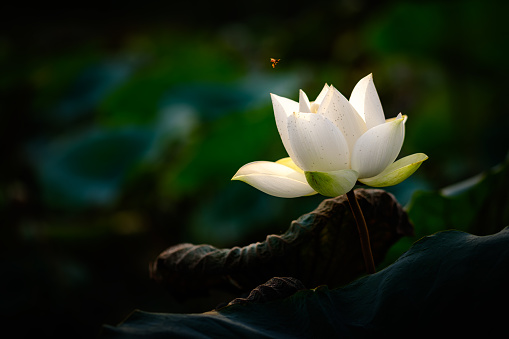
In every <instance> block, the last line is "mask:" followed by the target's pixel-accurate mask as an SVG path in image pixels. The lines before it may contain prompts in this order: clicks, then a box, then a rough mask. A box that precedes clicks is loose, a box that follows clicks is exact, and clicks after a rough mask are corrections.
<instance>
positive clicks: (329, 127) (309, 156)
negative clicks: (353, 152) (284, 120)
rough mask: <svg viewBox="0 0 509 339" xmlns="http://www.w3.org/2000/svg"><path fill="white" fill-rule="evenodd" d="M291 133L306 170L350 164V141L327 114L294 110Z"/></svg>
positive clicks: (299, 163) (297, 160)
mask: <svg viewBox="0 0 509 339" xmlns="http://www.w3.org/2000/svg"><path fill="white" fill-rule="evenodd" d="M288 134H289V139H290V144H291V147H292V150H293V153H294V154H293V155H290V157H291V158H292V159H293V161H294V162H295V163H296V164H297V166H299V167H300V168H301V169H303V170H304V171H321V172H326V171H334V170H338V169H347V168H349V166H350V152H349V150H348V143H347V141H346V139H345V137H344V136H343V134H342V133H341V131H340V130H339V129H338V128H337V127H336V126H335V125H334V124H333V123H332V122H331V121H330V120H328V119H327V118H326V117H324V116H323V115H320V114H315V113H294V114H293V115H292V116H290V117H288Z"/></svg>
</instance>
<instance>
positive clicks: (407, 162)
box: [359, 153, 428, 187]
mask: <svg viewBox="0 0 509 339" xmlns="http://www.w3.org/2000/svg"><path fill="white" fill-rule="evenodd" d="M427 159H428V156H427V155H426V154H424V153H415V154H412V155H409V156H407V157H404V158H401V159H399V160H398V161H396V162H394V163H392V164H391V165H389V166H388V167H387V168H386V169H385V170H383V171H382V173H380V174H378V175H376V176H374V177H371V178H364V179H359V181H360V182H362V183H363V184H366V185H368V186H372V187H386V186H393V185H397V184H399V183H400V182H402V181H403V180H405V179H406V178H408V177H409V176H411V175H412V174H413V173H414V172H415V171H416V170H417V169H418V168H419V166H421V164H422V163H423V161H425V160H427Z"/></svg>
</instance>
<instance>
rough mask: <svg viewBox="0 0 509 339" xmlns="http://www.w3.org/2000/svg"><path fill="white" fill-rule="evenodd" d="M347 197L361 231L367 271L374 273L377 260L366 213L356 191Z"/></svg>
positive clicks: (349, 193)
mask: <svg viewBox="0 0 509 339" xmlns="http://www.w3.org/2000/svg"><path fill="white" fill-rule="evenodd" d="M346 197H347V198H348V203H349V204H350V209H351V210H352V213H353V216H354V219H355V222H356V223H357V230H358V231H359V237H360V240H361V249H362V255H363V256H364V264H365V265H366V271H367V272H368V273H369V274H373V273H375V271H376V270H375V262H374V260H373V253H371V245H370V243H369V232H368V226H367V225H366V220H365V219H364V215H363V214H362V210H361V207H360V206H359V202H358V201H357V198H356V197H355V192H354V191H353V189H352V190H351V191H349V192H348V193H346Z"/></svg>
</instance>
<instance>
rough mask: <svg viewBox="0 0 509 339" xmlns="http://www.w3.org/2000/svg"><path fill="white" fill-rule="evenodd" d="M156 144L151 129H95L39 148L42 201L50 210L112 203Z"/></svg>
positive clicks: (36, 156)
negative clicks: (131, 173)
mask: <svg viewBox="0 0 509 339" xmlns="http://www.w3.org/2000/svg"><path fill="white" fill-rule="evenodd" d="M153 141H154V132H153V131H152V130H150V129H141V128H134V127H129V128H121V129H109V130H108V129H98V128H91V129H90V130H87V131H85V132H83V133H80V134H78V135H75V136H73V137H71V138H61V139H59V140H57V141H55V142H52V143H48V144H42V145H39V146H38V147H37V148H36V149H35V148H34V149H32V150H31V152H30V154H31V159H32V161H33V164H34V166H35V169H36V171H37V173H38V176H39V179H40V183H41V186H42V190H43V197H44V200H45V201H46V203H48V204H49V205H50V206H53V207H64V208H67V207H69V208H81V207H90V206H104V205H107V204H111V203H112V202H114V200H115V199H116V197H117V196H118V193H119V190H120V188H121V185H122V184H123V182H124V180H125V179H126V177H127V176H128V174H129V173H130V172H131V171H132V170H134V169H135V167H136V166H137V165H139V164H140V162H142V161H143V160H144V158H145V155H146V154H147V152H148V151H149V150H150V148H151V146H152V144H153Z"/></svg>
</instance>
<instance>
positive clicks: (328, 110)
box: [317, 86, 367, 152]
mask: <svg viewBox="0 0 509 339" xmlns="http://www.w3.org/2000/svg"><path fill="white" fill-rule="evenodd" d="M317 113H318V114H321V115H323V116H325V117H326V118H327V119H329V120H330V121H332V122H333V123H334V125H336V126H337V127H338V128H339V130H340V131H341V132H342V133H343V136H344V137H345V139H346V141H347V143H348V149H349V150H350V152H352V151H353V147H354V145H355V141H357V139H359V137H360V136H361V135H362V134H364V132H366V130H367V129H366V123H365V122H364V120H363V119H362V117H361V116H360V115H359V113H357V111H356V110H355V108H354V107H353V106H352V105H351V104H350V102H349V101H348V100H346V98H345V97H344V95H343V94H341V92H339V91H338V90H337V89H336V88H334V86H330V90H329V92H328V93H327V95H326V97H325V99H324V100H323V102H322V105H320V108H319V109H318V112H317Z"/></svg>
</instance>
